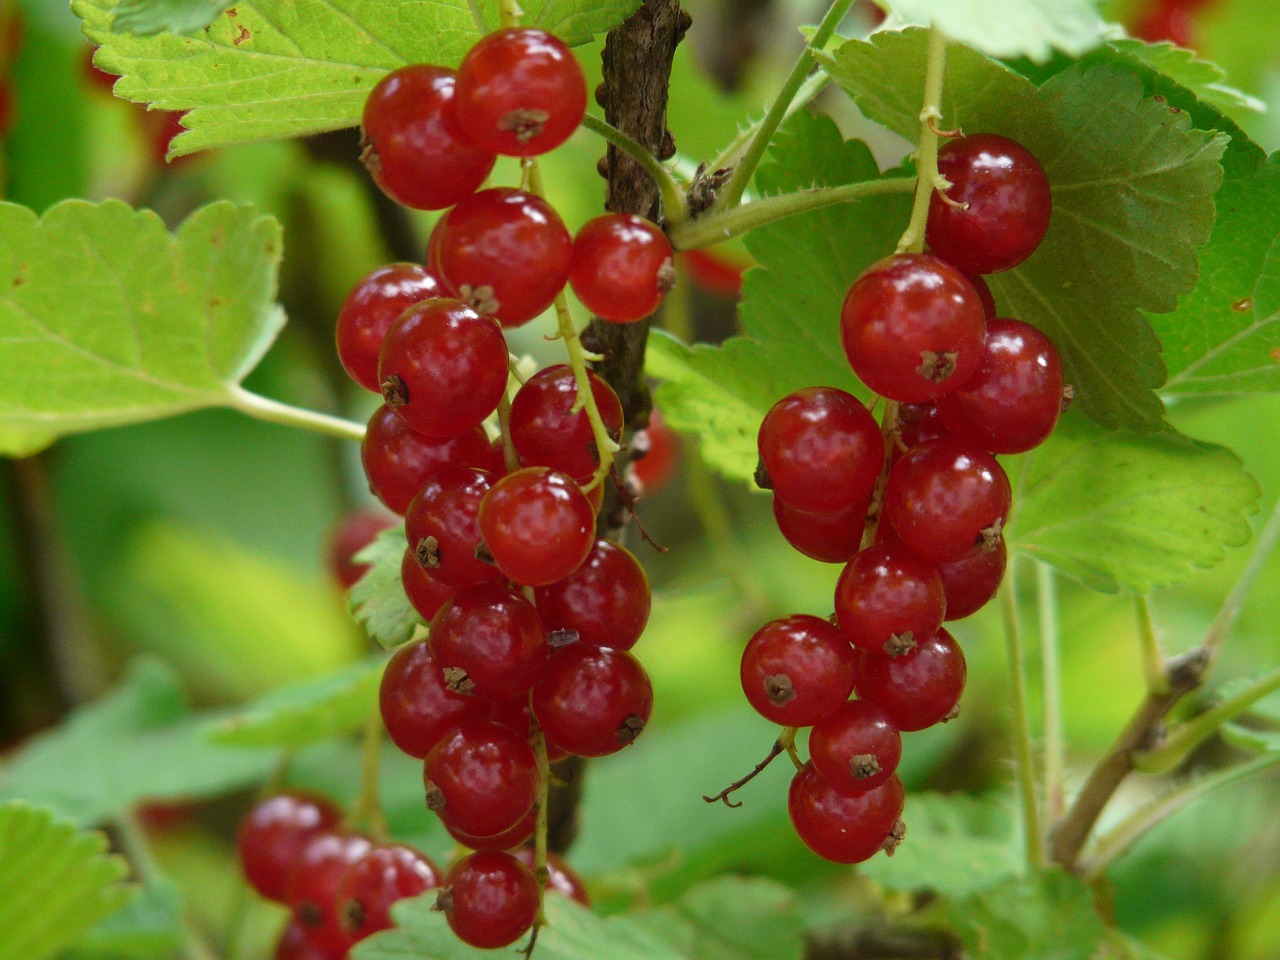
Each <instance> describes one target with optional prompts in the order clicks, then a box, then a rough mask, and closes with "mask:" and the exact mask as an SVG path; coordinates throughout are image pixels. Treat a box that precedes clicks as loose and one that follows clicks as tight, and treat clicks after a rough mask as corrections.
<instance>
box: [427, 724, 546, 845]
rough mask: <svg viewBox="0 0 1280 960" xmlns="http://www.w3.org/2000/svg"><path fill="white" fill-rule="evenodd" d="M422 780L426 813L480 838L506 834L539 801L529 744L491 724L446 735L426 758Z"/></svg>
mask: <svg viewBox="0 0 1280 960" xmlns="http://www.w3.org/2000/svg"><path fill="white" fill-rule="evenodd" d="M423 777H424V780H425V783H426V788H427V809H429V810H434V811H435V812H436V813H438V814H440V817H441V819H444V820H447V821H448V823H449V824H450V825H451V826H453V827H454V828H456V829H458V830H461V831H463V832H464V833H469V834H472V835H474V836H479V837H488V836H493V835H494V834H495V833H501V832H502V831H504V830H510V829H511V828H512V827H514V826H515V825H516V824H518V823H519V822H520V821H521V819H523V818H524V815H525V814H526V813H528V812H529V809H530V808H531V807H532V806H533V803H534V801H535V800H536V799H537V796H538V761H537V759H536V758H535V757H534V755H533V748H532V747H530V746H529V741H528V740H526V739H524V737H522V736H520V735H519V734H518V733H516V732H515V731H514V730H512V729H511V728H510V727H505V726H503V725H502V724H500V723H494V722H493V721H491V720H480V721H472V722H469V723H464V724H461V725H460V726H457V727H454V728H453V729H452V730H450V731H449V732H448V733H446V734H445V735H444V737H443V738H442V739H441V740H440V742H439V743H437V744H436V745H435V746H434V747H432V748H431V752H430V753H428V754H427V760H426V764H425V765H424V767H423Z"/></svg>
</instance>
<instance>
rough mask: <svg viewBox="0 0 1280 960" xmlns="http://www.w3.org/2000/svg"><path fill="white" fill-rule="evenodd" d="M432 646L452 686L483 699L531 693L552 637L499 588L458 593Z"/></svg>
mask: <svg viewBox="0 0 1280 960" xmlns="http://www.w3.org/2000/svg"><path fill="white" fill-rule="evenodd" d="M430 642H431V648H432V650H433V651H434V652H435V657H436V661H437V662H438V663H439V664H440V667H441V669H442V670H444V673H445V678H446V680H447V681H448V685H449V687H450V688H451V689H454V690H456V691H458V692H459V693H465V694H470V695H471V696H475V697H478V698H480V699H481V700H490V701H496V702H502V701H505V700H510V699H511V698H512V697H515V696H519V695H520V694H522V693H526V692H527V691H528V690H529V688H530V687H531V686H533V683H534V681H535V680H537V678H538V676H539V675H540V674H541V673H542V670H543V667H544V666H545V665H546V658H547V635H546V632H545V630H544V629H543V626H542V620H541V619H540V618H539V617H538V611H537V610H535V609H534V607H533V604H531V603H530V602H529V601H528V600H526V599H525V598H524V597H523V596H521V595H520V594H519V593H516V592H514V591H512V590H508V589H507V588H506V587H504V586H499V585H497V584H493V585H489V586H483V587H474V588H472V589H470V590H463V591H461V592H460V593H458V594H456V595H455V596H454V597H453V599H451V600H450V601H449V602H448V603H446V604H445V605H444V606H443V607H441V608H440V612H439V613H437V614H436V615H435V619H433V620H432V621H431V637H430ZM463 829H466V828H465V827H464V828H463ZM467 832H468V833H476V832H477V831H475V830H467ZM490 832H493V833H496V832H497V831H496V830H495V831H490Z"/></svg>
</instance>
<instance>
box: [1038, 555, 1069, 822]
mask: <svg viewBox="0 0 1280 960" xmlns="http://www.w3.org/2000/svg"><path fill="white" fill-rule="evenodd" d="M1036 600H1037V603H1038V605H1039V609H1040V682H1041V684H1042V686H1043V687H1044V693H1043V696H1044V793H1045V804H1046V806H1047V808H1048V820H1049V821H1050V822H1052V821H1054V820H1057V819H1058V817H1060V816H1062V811H1063V808H1064V805H1065V803H1066V796H1065V793H1066V791H1065V789H1064V787H1063V782H1064V776H1063V769H1064V767H1065V762H1064V756H1063V755H1064V752H1065V748H1064V744H1065V742H1066V741H1065V739H1064V737H1063V735H1062V657H1061V634H1060V632H1059V629H1058V581H1057V579H1056V577H1055V576H1054V573H1053V568H1052V567H1050V566H1049V565H1048V564H1047V563H1041V564H1037V566H1036Z"/></svg>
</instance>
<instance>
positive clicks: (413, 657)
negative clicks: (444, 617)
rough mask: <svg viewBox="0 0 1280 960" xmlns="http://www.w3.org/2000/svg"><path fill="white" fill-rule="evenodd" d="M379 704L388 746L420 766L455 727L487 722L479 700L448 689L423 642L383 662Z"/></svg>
mask: <svg viewBox="0 0 1280 960" xmlns="http://www.w3.org/2000/svg"><path fill="white" fill-rule="evenodd" d="M378 703H379V706H380V708H381V710H382V723H383V725H384V726H385V727H386V728H387V733H388V734H389V735H390V737H391V741H392V743H394V744H395V745H396V746H397V747H399V748H400V749H401V750H403V751H404V752H405V753H407V754H408V755H409V756H411V757H417V758H418V759H420V760H421V759H424V758H425V757H426V755H427V754H428V753H430V752H431V748H432V747H434V746H435V745H436V744H437V743H439V742H440V738H441V737H443V736H444V735H445V734H446V733H448V732H449V731H450V730H452V729H453V728H454V727H456V726H457V725H458V724H460V723H467V722H468V721H474V720H486V719H488V717H489V710H490V707H489V705H488V704H487V703H485V702H484V701H483V700H479V699H477V698H475V697H469V696H466V695H464V694H461V693H455V692H454V691H453V690H450V689H449V683H448V681H447V680H446V679H445V676H444V670H443V669H442V668H441V666H440V664H439V662H438V661H437V660H436V657H435V653H434V652H433V651H432V648H431V644H429V643H428V642H427V641H426V640H418V641H416V642H414V643H407V644H405V645H404V646H403V647H401V648H400V649H398V650H397V651H396V652H395V655H394V656H392V658H391V659H390V661H388V663H387V666H386V669H385V670H384V671H383V673H382V685H381V686H380V687H379V688H378Z"/></svg>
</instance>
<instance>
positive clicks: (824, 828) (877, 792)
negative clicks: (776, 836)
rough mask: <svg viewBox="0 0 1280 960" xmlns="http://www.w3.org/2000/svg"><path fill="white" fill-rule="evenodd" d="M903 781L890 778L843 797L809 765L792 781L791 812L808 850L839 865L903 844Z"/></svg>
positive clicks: (788, 798) (845, 794) (868, 857)
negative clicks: (876, 785) (878, 784)
mask: <svg viewBox="0 0 1280 960" xmlns="http://www.w3.org/2000/svg"><path fill="white" fill-rule="evenodd" d="M905 799H906V792H905V791H904V790H903V789H902V781H901V780H899V779H898V778H897V777H896V776H895V777H890V778H889V779H888V780H886V781H885V782H884V783H882V784H880V786H878V787H876V788H874V789H872V790H867V791H865V792H863V793H854V794H849V793H841V792H840V791H839V790H837V789H835V787H833V786H831V785H830V784H829V783H827V781H826V780H824V779H823V778H822V776H821V775H820V774H819V773H818V771H817V770H816V769H814V766H813V764H811V763H806V764H805V765H804V768H803V769H802V770H801V771H800V772H799V773H797V774H796V775H795V779H793V780H792V781H791V790H790V792H789V793H788V795H787V812H788V813H789V814H790V815H791V825H792V826H793V827H795V830H796V833H797V834H798V835H799V837H800V839H801V840H803V841H804V845H805V846H806V847H808V848H809V849H810V850H812V851H813V852H814V853H816V854H817V855H818V856H820V857H822V858H824V859H826V860H831V861H834V862H835V863H862V861H864V860H870V859H871V858H872V857H873V856H875V855H876V854H877V853H878V852H879V851H881V850H886V851H888V850H892V849H894V848H895V847H896V846H897V845H898V843H899V841H901V839H902V836H903V833H904V832H905V828H904V827H903V826H902V821H901V820H900V817H901V816H902V805H903V801H904V800H905Z"/></svg>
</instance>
